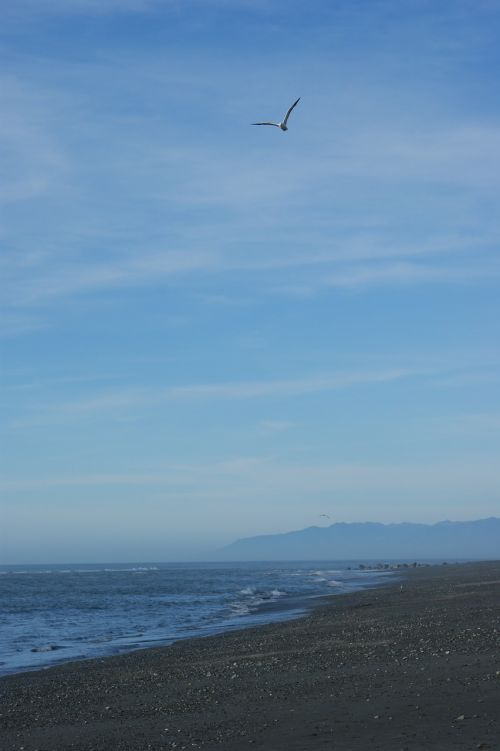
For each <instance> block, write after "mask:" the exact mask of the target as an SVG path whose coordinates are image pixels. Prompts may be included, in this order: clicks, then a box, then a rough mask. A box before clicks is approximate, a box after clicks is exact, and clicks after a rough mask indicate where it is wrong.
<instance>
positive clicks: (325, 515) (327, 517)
mask: <svg viewBox="0 0 500 751" xmlns="http://www.w3.org/2000/svg"><path fill="white" fill-rule="evenodd" d="M320 516H324V517H325V519H331V518H332V517H331V516H328V514H320Z"/></svg>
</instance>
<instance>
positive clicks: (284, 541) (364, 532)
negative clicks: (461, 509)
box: [216, 517, 500, 561]
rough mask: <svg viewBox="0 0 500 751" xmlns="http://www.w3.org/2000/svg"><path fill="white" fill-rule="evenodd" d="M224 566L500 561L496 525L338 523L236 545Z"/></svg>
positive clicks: (226, 552)
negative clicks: (245, 563)
mask: <svg viewBox="0 0 500 751" xmlns="http://www.w3.org/2000/svg"><path fill="white" fill-rule="evenodd" d="M216 557H217V559H218V560H226V561H259V560H261V561H263V560H265V561H279V560H281V561H283V560H328V559H330V560H359V559H361V560H363V559H376V560H382V559H383V560H394V559H402V560H408V559H420V560H422V559H439V560H446V559H483V560H488V559H492V560H494V559H500V519H497V518H495V517H491V518H489V519H478V520H477V521H468V522H450V521H443V522H439V523H437V524H411V523H403V524H378V523H375V522H364V523H354V524H347V523H343V522H342V523H337V524H332V525H331V526H329V527H308V528H307V529H301V530H298V531H296V532H286V533H285V534H276V535H260V536H258V537H246V538H243V539H241V540H236V542H233V543H232V544H231V545H228V546H227V547H225V548H222V549H221V550H219V551H218V552H217V555H216Z"/></svg>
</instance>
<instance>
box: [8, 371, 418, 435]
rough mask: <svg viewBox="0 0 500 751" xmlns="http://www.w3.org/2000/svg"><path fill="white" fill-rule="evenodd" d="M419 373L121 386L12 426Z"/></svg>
mask: <svg viewBox="0 0 500 751" xmlns="http://www.w3.org/2000/svg"><path fill="white" fill-rule="evenodd" d="M418 374H419V372H418V371H414V370H409V369H404V368H398V369H391V370H382V371H359V372H349V373H337V374H333V375H321V376H312V377H307V378H296V379H289V380H269V381H247V382H245V381H243V382H226V383H201V384H193V385H184V386H171V387H169V388H164V389H158V388H150V389H148V388H145V387H144V388H138V389H133V388H131V389H127V388H124V389H119V390H115V391H107V392H104V393H99V394H96V395H94V396H92V397H87V398H84V399H80V400H78V401H71V402H63V403H59V404H53V405H50V406H47V407H44V408H41V409H40V410H38V411H37V412H35V413H33V414H31V415H28V416H25V417H22V418H18V419H16V420H15V422H14V427H16V428H20V427H27V426H29V425H37V424H46V423H51V422H56V423H57V422H61V421H62V422H67V421H73V420H76V419H82V418H85V417H92V416H94V415H96V414H98V415H99V416H104V415H108V416H109V414H110V413H113V412H118V413H119V414H120V417H121V419H123V418H124V416H125V414H126V413H127V411H133V410H134V409H137V408H139V407H144V406H148V405H157V406H159V405H162V404H168V403H170V402H178V403H182V402H190V401H193V400H205V401H208V402H211V401H231V400H247V399H265V398H271V397H298V396H306V395H309V394H317V393H322V392H328V391H334V390H337V389H345V388H353V387H356V386H362V385H368V384H382V383H389V382H393V381H398V380H401V379H404V378H411V377H412V376H415V375H418ZM420 374H421V372H420Z"/></svg>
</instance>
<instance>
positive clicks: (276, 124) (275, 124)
mask: <svg viewBox="0 0 500 751" xmlns="http://www.w3.org/2000/svg"><path fill="white" fill-rule="evenodd" d="M252 125H274V127H275V128H279V127H280V126H279V123H252Z"/></svg>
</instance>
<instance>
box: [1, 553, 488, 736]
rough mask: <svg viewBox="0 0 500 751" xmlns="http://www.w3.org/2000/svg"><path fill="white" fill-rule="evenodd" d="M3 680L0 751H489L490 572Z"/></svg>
mask: <svg viewBox="0 0 500 751" xmlns="http://www.w3.org/2000/svg"><path fill="white" fill-rule="evenodd" d="M326 603H327V604H326V605H325V606H324V607H321V608H320V609H318V610H316V611H314V613H312V614H311V615H309V616H307V617H304V618H300V619H298V620H295V621H289V622H287V623H283V624H277V625H276V624H275V625H271V626H263V627H259V628H254V629H249V630H243V631H238V632H232V633H230V634H226V635H220V636H215V637H210V638H205V639H197V640H192V641H184V642H179V643H177V644H174V645H173V646H170V647H164V648H156V649H149V650H143V651H139V652H134V653H132V654H128V655H122V656H120V657H111V658H107V659H104V660H92V661H86V662H78V663H67V664H65V665H62V666H59V667H56V668H51V669H48V670H45V671H40V672H33V673H24V674H19V675H15V676H8V677H5V678H2V679H1V680H0V704H1V708H0V713H1V717H0V722H1V735H0V748H1V749H2V751H4V750H5V751H7V750H9V751H10V749H15V750H16V751H19V750H20V749H24V751H34V750H35V749H38V751H59V749H78V750H82V751H83V750H84V749H89V750H90V749H93V750H97V749H99V750H101V749H102V751H119V750H120V749H131V750H132V749H133V750H134V751H139V750H142V749H152V750H153V751H157V750H158V751H159V750H160V749H174V748H175V749H195V748H203V749H206V750H207V751H208V750H210V749H235V750H236V749H245V748H253V749H265V750H266V751H275V750H276V751H281V750H283V751H284V750H285V749H287V751H289V750H290V749H338V750H339V751H349V750H350V749H356V750H357V751H361V750H363V751H364V750H365V749H384V750H385V751H392V749H395V750H396V749H397V750H400V749H409V750H410V749H412V750H413V749H439V751H445V750H446V749H500V562H495V563H474V564H461V565H449V566H436V567H431V568H420V569H415V570H410V571H409V572H408V573H407V574H405V579H404V587H403V591H400V582H399V581H398V583H397V584H394V585H389V586H386V587H383V588H381V589H376V590H375V589H374V590H370V591H364V592H361V593H356V594H351V595H345V596H340V597H334V598H331V599H329V600H327V601H326Z"/></svg>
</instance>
